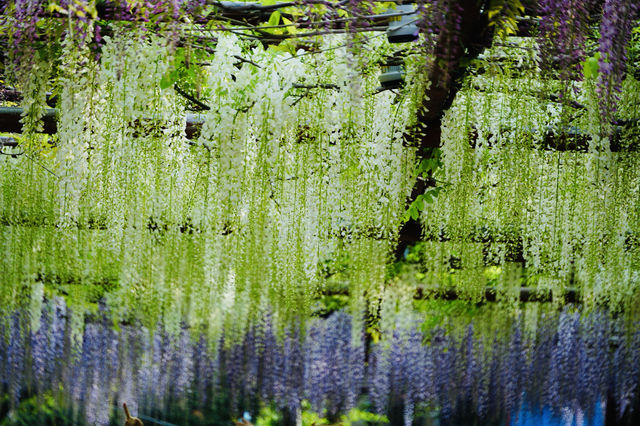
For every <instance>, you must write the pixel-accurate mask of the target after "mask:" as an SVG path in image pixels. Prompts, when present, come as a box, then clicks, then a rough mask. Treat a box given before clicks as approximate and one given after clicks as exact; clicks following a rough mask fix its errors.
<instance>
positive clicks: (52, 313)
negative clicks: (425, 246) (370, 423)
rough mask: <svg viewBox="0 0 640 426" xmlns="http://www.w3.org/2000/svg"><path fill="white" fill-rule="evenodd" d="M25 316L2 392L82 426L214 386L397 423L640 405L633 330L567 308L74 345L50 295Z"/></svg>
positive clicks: (103, 334) (10, 325) (111, 335)
mask: <svg viewBox="0 0 640 426" xmlns="http://www.w3.org/2000/svg"><path fill="white" fill-rule="evenodd" d="M30 323H31V321H29V318H28V315H27V314H26V313H25V312H17V313H14V314H12V315H8V316H4V317H3V321H2V323H1V324H2V325H1V327H2V328H1V330H0V331H1V332H2V334H3V338H2V339H0V388H1V389H2V392H3V394H5V395H8V396H9V400H10V401H11V402H10V403H11V405H12V406H13V407H16V406H18V405H19V404H20V402H21V401H23V400H25V399H26V398H29V397H31V396H34V395H45V394H49V395H52V396H54V397H56V398H57V400H58V401H66V402H67V404H68V405H69V406H71V407H73V409H74V413H75V414H74V415H75V416H77V421H78V422H79V423H84V422H88V423H90V424H108V423H109V421H110V418H111V417H112V415H113V414H112V413H113V412H114V407H116V406H118V405H121V404H122V402H126V403H127V404H128V405H129V407H130V408H131V410H132V412H134V413H140V414H144V415H154V416H155V417H160V418H162V417H163V414H164V413H166V412H167V410H169V409H170V407H172V406H183V407H192V408H193V410H194V411H197V410H202V411H204V410H206V407H207V406H211V405H212V404H214V403H215V402H216V400H220V398H219V396H220V395H226V396H227V399H226V400H225V401H226V402H225V404H226V407H227V410H228V412H229V413H230V415H236V414H238V413H242V412H243V411H244V410H246V409H251V411H252V412H256V411H257V407H259V405H260V403H266V404H273V405H274V406H276V407H278V408H279V409H282V410H288V411H289V412H295V411H296V410H297V409H298V407H300V404H301V403H302V401H303V400H307V401H309V402H310V404H311V406H312V408H313V409H314V410H317V411H318V412H323V411H324V412H325V414H327V415H328V416H329V417H334V418H335V417H336V416H338V415H339V414H340V413H344V412H347V411H348V410H350V409H351V408H353V407H355V406H356V405H357V403H358V401H359V400H362V398H366V399H368V400H369V401H371V403H372V405H373V407H374V409H375V411H377V412H379V413H383V414H387V415H388V416H389V417H390V419H391V421H392V423H394V424H395V423H396V422H398V423H400V422H403V423H405V424H411V421H412V419H413V418H414V417H416V416H419V415H424V413H425V412H426V411H429V412H431V413H437V415H438V416H439V417H440V419H441V422H442V423H443V424H467V423H469V422H471V421H477V422H479V423H483V422H494V421H499V420H500V419H505V418H510V419H512V420H514V419H515V418H516V417H517V413H518V412H520V410H521V409H522V407H523V406H526V407H528V408H529V409H534V410H535V409H538V410H539V409H548V410H551V411H552V412H554V413H556V414H557V415H561V414H562V413H566V412H567V410H569V411H570V412H578V411H580V412H582V413H586V414H587V415H591V413H592V412H593V410H594V407H596V406H597V405H598V404H604V403H605V401H607V403H608V404H611V403H615V407H613V408H614V409H615V410H614V412H615V413H616V415H618V416H624V415H628V414H629V413H630V412H631V411H632V410H634V408H635V409H636V410H637V407H638V406H639V403H640V398H639V390H640V331H637V328H632V329H631V331H630V332H629V331H627V330H628V329H627V328H625V327H623V322H622V321H619V320H615V319H612V318H611V316H610V315H609V314H607V313H606V312H603V311H595V312H590V313H588V314H580V313H578V312H573V311H571V310H569V309H565V310H564V311H562V312H560V313H558V312H554V313H550V314H545V315H541V316H540V317H539V318H538V321H537V323H536V324H535V325H534V326H533V327H532V325H531V324H530V323H528V325H525V323H524V321H523V320H522V319H517V320H513V321H512V322H511V325H510V326H509V327H507V329H503V330H500V331H499V332H496V333H495V334H493V335H492V336H491V337H488V336H489V335H488V334H487V331H486V330H487V327H483V326H482V325H481V324H479V323H478V324H474V323H471V324H468V325H467V326H465V327H464V328H462V329H459V330H456V329H453V328H450V327H448V328H447V329H445V328H436V329H434V330H430V331H429V332H427V333H425V332H423V331H421V330H420V318H419V317H417V316H414V317H412V318H411V319H410V320H402V321H398V322H397V325H396V327H395V328H394V329H393V330H386V331H384V332H383V338H382V339H381V340H380V342H378V343H375V344H374V343H368V344H367V343H365V336H364V333H362V332H355V333H354V330H352V324H353V322H352V318H351V316H350V315H348V314H346V313H344V312H337V313H334V314H333V315H331V316H330V317H329V318H327V319H315V320H313V321H312V322H311V323H309V324H307V325H306V327H305V328H304V330H305V331H304V332H303V331H302V330H303V329H302V328H300V327H298V326H296V327H292V328H290V329H288V330H277V329H275V328H274V326H273V325H272V323H271V321H270V319H269V317H268V316H267V317H265V318H264V319H263V320H262V321H261V322H260V323H259V324H256V325H254V326H252V327H251V328H250V329H248V330H247V331H246V333H244V335H243V337H241V338H240V339H238V338H234V339H233V340H229V339H230V338H227V337H225V336H223V337H222V338H221V339H220V340H219V341H216V342H211V341H208V340H207V338H206V337H205V336H203V335H200V336H197V335H196V333H194V332H193V331H192V330H188V329H186V328H185V329H183V330H182V331H181V332H180V333H179V334H178V335H169V334H167V333H166V332H164V331H162V330H157V331H155V332H150V331H149V330H146V329H144V328H141V327H134V326H131V325H126V326H121V327H120V328H119V329H117V330H116V329H114V328H113V326H112V325H111V324H108V323H106V322H104V323H103V322H100V321H92V322H88V323H86V324H85V327H84V331H83V335H82V343H81V345H78V344H77V343H76V344H74V343H73V342H74V339H73V338H72V335H71V334H72V333H71V331H72V330H71V324H70V311H69V309H68V308H67V307H65V305H64V304H63V303H62V302H61V301H59V300H58V301H49V302H47V303H46V304H45V308H44V309H43V311H42V316H41V318H40V327H39V328H38V329H37V330H30V328H29V324H30ZM483 330H484V331H483ZM634 330H635V331H634ZM367 348H368V353H366V352H367V350H366V349H367ZM421 413H422V414H421ZM394 416H395V417H394Z"/></svg>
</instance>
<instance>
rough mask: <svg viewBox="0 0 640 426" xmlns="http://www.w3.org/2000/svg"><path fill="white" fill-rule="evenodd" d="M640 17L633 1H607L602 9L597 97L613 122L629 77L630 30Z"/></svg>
mask: <svg viewBox="0 0 640 426" xmlns="http://www.w3.org/2000/svg"><path fill="white" fill-rule="evenodd" d="M639 13H640V6H638V4H637V3H636V2H634V1H631V0H607V1H605V2H604V6H603V8H602V21H601V22H600V44H599V53H600V59H599V65H600V69H599V71H600V72H599V74H598V89H597V91H598V94H599V97H600V113H601V114H602V117H603V119H604V121H605V122H609V121H611V119H612V118H613V117H612V114H613V113H614V112H616V110H617V108H616V105H617V103H618V102H617V101H618V100H619V99H620V98H619V94H620V91H621V89H622V86H621V83H622V80H623V79H624V77H625V73H626V62H627V57H626V52H627V45H628V44H629V39H630V37H631V30H632V28H633V26H634V24H635V22H636V20H637V18H638V14H639Z"/></svg>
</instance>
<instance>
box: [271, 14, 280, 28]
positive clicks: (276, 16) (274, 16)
mask: <svg viewBox="0 0 640 426" xmlns="http://www.w3.org/2000/svg"><path fill="white" fill-rule="evenodd" d="M278 24H280V11H279V10H275V11H273V13H272V14H271V16H270V17H269V22H268V25H269V26H274V25H278Z"/></svg>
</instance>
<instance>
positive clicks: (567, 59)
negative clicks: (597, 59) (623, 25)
mask: <svg viewBox="0 0 640 426" xmlns="http://www.w3.org/2000/svg"><path fill="white" fill-rule="evenodd" d="M594 4H595V1H594V0H540V1H539V2H538V8H539V13H540V38H539V44H540V49H541V52H540V53H541V58H542V60H543V63H542V66H543V67H546V68H549V67H552V66H553V65H554V64H555V65H557V66H559V69H560V70H561V72H562V74H561V77H563V78H565V79H571V78H573V77H575V76H576V73H577V72H578V70H579V69H578V64H579V63H580V62H581V61H583V60H584V57H585V42H586V40H587V36H588V34H589V17H590V15H591V12H592V10H593V8H594Z"/></svg>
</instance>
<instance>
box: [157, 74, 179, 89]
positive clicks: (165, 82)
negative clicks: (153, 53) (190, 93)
mask: <svg viewBox="0 0 640 426" xmlns="http://www.w3.org/2000/svg"><path fill="white" fill-rule="evenodd" d="M176 80H178V71H176V70H172V71H170V72H167V73H165V75H163V76H162V79H161V80H160V88H161V89H162V90H164V89H168V88H169V87H171V86H173V83H175V82H176Z"/></svg>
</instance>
